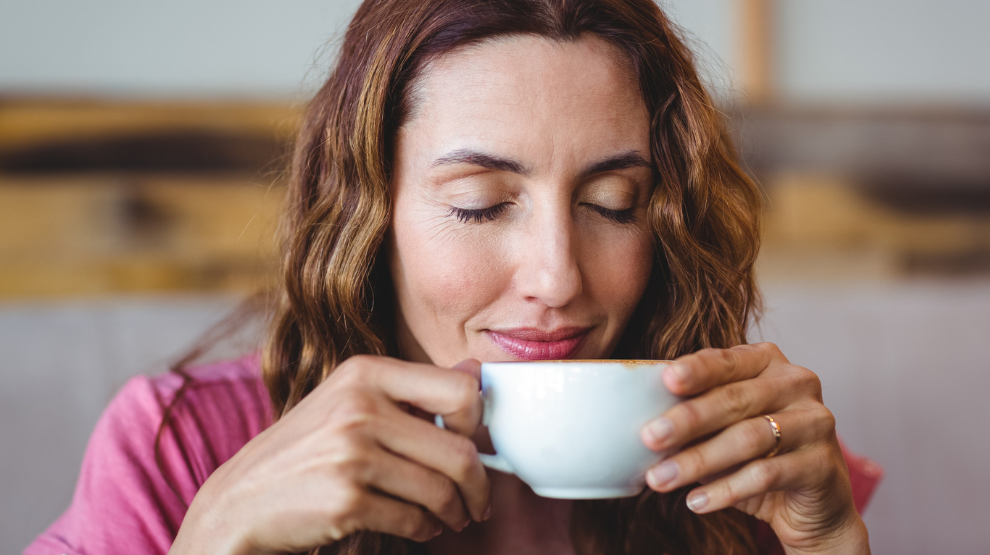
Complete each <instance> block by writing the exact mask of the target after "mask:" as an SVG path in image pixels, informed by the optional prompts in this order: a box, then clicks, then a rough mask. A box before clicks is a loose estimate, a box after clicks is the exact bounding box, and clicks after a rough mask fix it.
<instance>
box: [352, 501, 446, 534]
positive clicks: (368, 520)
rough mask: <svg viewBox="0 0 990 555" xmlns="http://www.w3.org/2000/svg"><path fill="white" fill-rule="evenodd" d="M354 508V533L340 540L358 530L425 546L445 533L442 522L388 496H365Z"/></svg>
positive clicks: (415, 507)
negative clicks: (428, 541) (397, 537)
mask: <svg viewBox="0 0 990 555" xmlns="http://www.w3.org/2000/svg"><path fill="white" fill-rule="evenodd" d="M355 504H356V507H355V509H354V510H353V511H352V513H351V514H352V515H353V517H352V518H353V521H354V523H355V524H354V525H352V528H353V529H351V530H346V531H345V532H346V533H344V534H343V535H341V536H340V538H343V537H344V536H346V535H348V534H350V533H353V532H356V531H358V530H368V531H370V532H380V533H383V534H391V535H393V536H401V537H403V538H408V539H410V540H413V541H417V542H425V541H427V540H430V539H432V538H435V537H437V536H438V535H439V534H440V532H442V531H443V525H442V524H441V523H440V521H438V520H437V519H436V517H434V516H433V515H431V514H430V513H428V512H426V511H424V510H423V509H422V508H421V507H419V506H416V505H411V504H409V503H406V502H404V501H400V500H398V499H392V498H390V497H388V496H386V495H381V494H378V493H374V492H363V493H362V494H361V495H360V498H359V500H358V501H356V502H355ZM357 523H360V524H359V525H358V524H357ZM334 535H335V536H336V535H337V534H334ZM340 538H338V539H340Z"/></svg>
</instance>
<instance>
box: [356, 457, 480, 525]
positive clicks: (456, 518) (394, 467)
mask: <svg viewBox="0 0 990 555" xmlns="http://www.w3.org/2000/svg"><path fill="white" fill-rule="evenodd" d="M365 484H366V485H369V486H372V487H374V488H375V489H377V490H379V491H382V492H384V493H387V494H390V495H394V496H395V497H398V498H400V499H404V500H406V501H408V502H410V503H413V504H416V505H421V506H422V507H424V508H425V509H426V510H428V511H430V512H431V513H433V514H434V515H436V517H437V518H439V519H440V520H441V521H443V523H444V524H446V525H447V526H448V527H449V528H451V529H452V530H455V531H458V532H460V531H461V530H463V529H464V528H465V527H466V526H467V525H468V524H469V523H470V522H471V517H470V515H468V511H467V509H466V508H465V506H464V501H463V500H462V499H461V494H460V491H459V490H458V488H457V485H456V484H454V482H453V481H452V480H451V479H450V478H448V477H446V476H444V475H443V474H440V473H439V472H436V471H435V470H432V469H429V468H426V467H425V466H421V465H419V464H416V463H414V462H411V461H409V460H407V459H404V458H402V457H399V456H396V455H394V454H392V453H390V452H388V451H385V450H381V451H380V452H379V453H378V455H377V456H376V457H375V458H374V463H373V464H372V465H371V466H370V467H369V468H368V475H367V478H366V482H365Z"/></svg>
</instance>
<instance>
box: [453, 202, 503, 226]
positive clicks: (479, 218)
mask: <svg viewBox="0 0 990 555" xmlns="http://www.w3.org/2000/svg"><path fill="white" fill-rule="evenodd" d="M508 207H509V203H508V202H503V203H501V204H496V205H495V206H489V207H488V208H479V209H477V210H470V209H468V208H457V207H456V206H452V207H451V208H450V213H449V214H448V215H449V216H456V217H457V220H458V221H460V222H464V223H470V222H474V223H476V224H480V223H481V222H483V221H489V222H490V221H493V220H495V218H498V217H499V216H501V215H502V212H505V210H506V209H507V208H508Z"/></svg>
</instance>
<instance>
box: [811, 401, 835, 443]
mask: <svg viewBox="0 0 990 555" xmlns="http://www.w3.org/2000/svg"><path fill="white" fill-rule="evenodd" d="M815 413H816V414H815V418H814V421H815V423H816V424H817V426H816V430H815V431H816V432H818V436H819V437H831V436H832V435H834V434H835V415H834V414H833V413H832V411H830V410H828V407H826V406H825V405H818V407H817V408H816V409H815Z"/></svg>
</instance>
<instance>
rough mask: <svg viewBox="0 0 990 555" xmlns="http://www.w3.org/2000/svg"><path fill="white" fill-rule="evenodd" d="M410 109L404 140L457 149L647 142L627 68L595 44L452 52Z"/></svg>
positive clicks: (514, 43)
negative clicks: (494, 145)
mask: <svg viewBox="0 0 990 555" xmlns="http://www.w3.org/2000/svg"><path fill="white" fill-rule="evenodd" d="M411 105H412V111H411V114H410V118H409V120H408V121H407V122H406V124H405V125H404V126H403V130H402V132H401V133H402V134H408V133H410V132H411V133H414V134H415V135H417V136H418V138H419V139H421V140H422V139H430V138H432V139H435V140H436V141H442V142H449V143H457V144H458V145H460V146H475V145H473V144H461V143H465V142H467V143H473V142H477V141H482V142H486V143H504V144H505V146H511V147H515V148H516V149H517V150H518V149H519V148H525V147H526V146H535V145H540V146H541V147H543V148H544V149H545V148H546V145H547V144H548V143H555V144H556V143H561V142H563V143H581V145H583V146H582V148H584V149H586V150H587V149H591V150H595V149H596V145H597V146H599V147H605V146H607V145H609V144H614V143H616V142H621V143H623V145H614V147H615V148H621V147H623V146H625V147H627V148H639V149H642V148H644V145H643V144H642V143H643V142H644V141H645V140H648V135H649V134H648V124H649V115H648V113H647V110H646V106H645V103H644V102H643V99H642V95H641V93H640V89H639V84H638V81H637V79H636V75H635V73H634V71H633V69H632V67H631V63H630V61H629V60H628V58H627V56H626V55H625V54H624V53H623V52H621V51H620V50H619V49H618V48H616V47H615V46H613V45H611V44H610V43H608V42H606V41H604V40H602V39H600V38H597V37H595V36H592V35H586V36H582V37H581V38H579V39H576V40H567V41H558V40H552V39H546V38H543V37H537V36H530V35H523V36H513V37H503V38H499V39H494V40H489V41H485V42H482V43H480V44H477V45H472V46H470V47H465V48H460V49H457V50H454V51H453V52H450V53H448V54H446V55H444V56H442V57H440V58H438V59H436V60H433V61H432V62H431V63H430V64H428V65H427V66H426V67H425V68H424V70H423V72H422V74H421V75H420V76H419V79H418V81H417V83H416V86H415V87H414V93H413V99H412V102H411ZM631 142H635V143H638V144H635V145H633V144H629V143H631ZM443 146H449V145H443ZM477 146H489V147H490V146H491V145H490V144H489V145H477ZM563 146H566V145H563ZM571 146H572V147H574V146H578V145H575V144H572V145H571ZM438 148H440V147H438ZM572 150H573V149H572Z"/></svg>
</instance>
